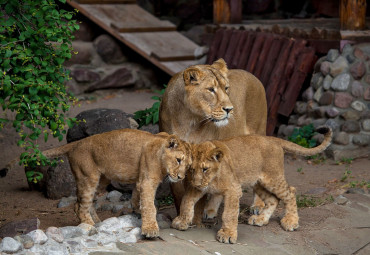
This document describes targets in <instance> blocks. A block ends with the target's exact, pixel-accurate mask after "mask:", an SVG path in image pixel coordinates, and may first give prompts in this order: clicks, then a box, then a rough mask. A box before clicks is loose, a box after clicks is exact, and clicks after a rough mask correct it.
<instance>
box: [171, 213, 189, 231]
mask: <svg viewBox="0 0 370 255" xmlns="http://www.w3.org/2000/svg"><path fill="white" fill-rule="evenodd" d="M171 227H172V228H175V229H178V230H187V229H188V228H189V224H188V223H187V222H186V221H185V220H184V219H182V218H181V217H180V216H177V217H176V218H175V219H174V220H173V221H172V224H171Z"/></svg>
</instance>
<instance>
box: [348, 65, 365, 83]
mask: <svg viewBox="0 0 370 255" xmlns="http://www.w3.org/2000/svg"><path fill="white" fill-rule="evenodd" d="M350 72H351V74H352V77H353V78H355V79H356V80H359V79H361V78H362V76H364V74H365V72H366V67H365V64H364V62H362V61H359V62H357V63H355V64H353V66H352V67H351V69H350Z"/></svg>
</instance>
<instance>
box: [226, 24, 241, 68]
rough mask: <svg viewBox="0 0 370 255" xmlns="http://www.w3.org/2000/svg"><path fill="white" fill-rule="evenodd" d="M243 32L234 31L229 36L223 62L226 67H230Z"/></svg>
mask: <svg viewBox="0 0 370 255" xmlns="http://www.w3.org/2000/svg"><path fill="white" fill-rule="evenodd" d="M242 33H243V31H241V30H234V31H233V32H232V34H231V37H230V41H229V45H228V46H227V49H226V52H225V56H224V60H225V62H226V63H227V65H228V66H229V67H230V66H231V63H232V60H233V59H234V58H235V57H236V55H235V51H236V48H237V45H238V43H239V40H240V38H241V35H242Z"/></svg>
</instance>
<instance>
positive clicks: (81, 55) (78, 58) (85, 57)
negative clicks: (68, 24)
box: [64, 41, 94, 66]
mask: <svg viewBox="0 0 370 255" xmlns="http://www.w3.org/2000/svg"><path fill="white" fill-rule="evenodd" d="M72 48H73V51H74V52H77V54H72V57H71V58H70V59H69V60H68V61H66V62H65V63H64V65H66V66H72V65H75V64H80V65H84V64H89V63H90V62H91V60H92V59H93V54H94V47H93V44H92V43H91V42H82V41H73V42H72Z"/></svg>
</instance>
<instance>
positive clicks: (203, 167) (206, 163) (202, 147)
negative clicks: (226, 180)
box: [190, 142, 223, 191]
mask: <svg viewBox="0 0 370 255" xmlns="http://www.w3.org/2000/svg"><path fill="white" fill-rule="evenodd" d="M222 158H223V152H222V151H221V149H219V148H216V147H215V146H214V145H213V144H212V143H210V142H205V143H201V144H198V145H194V149H193V163H192V166H191V168H190V183H191V185H192V186H193V187H195V188H197V189H199V190H202V191H204V190H206V189H207V188H208V186H209V184H210V183H211V182H212V181H213V180H214V179H215V177H216V176H218V173H219V170H220V166H221V164H220V163H221V161H222Z"/></svg>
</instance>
